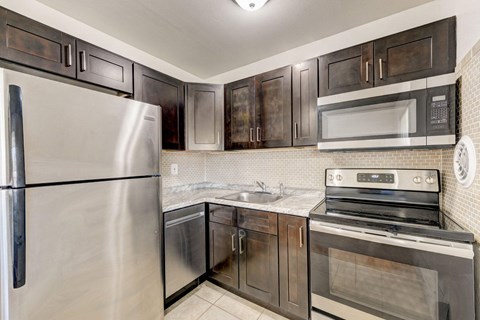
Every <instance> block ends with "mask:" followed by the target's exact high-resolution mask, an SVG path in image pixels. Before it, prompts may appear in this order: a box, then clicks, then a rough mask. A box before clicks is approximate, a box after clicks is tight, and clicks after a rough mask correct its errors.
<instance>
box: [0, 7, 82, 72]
mask: <svg viewBox="0 0 480 320" xmlns="http://www.w3.org/2000/svg"><path fill="white" fill-rule="evenodd" d="M0 21H1V22H0V58H2V59H5V60H10V61H13V62H17V63H20V64H24V65H27V66H30V67H33V68H37V69H41V70H44V71H48V72H52V73H57V74H60V75H64V76H67V77H71V78H75V39H74V38H73V37H72V36H69V35H67V34H65V33H62V32H60V31H58V30H55V29H52V28H50V27H48V26H46V25H43V24H41V23H38V22H36V21H33V20H31V19H28V18H26V17H24V16H21V15H19V14H17V13H14V12H11V11H8V10H5V9H1V8H0Z"/></svg>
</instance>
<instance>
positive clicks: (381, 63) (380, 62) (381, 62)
mask: <svg viewBox="0 0 480 320" xmlns="http://www.w3.org/2000/svg"><path fill="white" fill-rule="evenodd" d="M378 67H379V69H378V70H379V71H380V80H383V60H382V59H378Z"/></svg>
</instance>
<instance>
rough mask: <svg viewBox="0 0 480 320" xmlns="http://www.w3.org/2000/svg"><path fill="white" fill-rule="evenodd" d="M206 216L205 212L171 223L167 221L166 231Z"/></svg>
mask: <svg viewBox="0 0 480 320" xmlns="http://www.w3.org/2000/svg"><path fill="white" fill-rule="evenodd" d="M204 215H205V212H204V211H201V212H195V213H192V214H189V215H188V216H185V217H181V218H177V219H174V220H171V221H167V222H166V223H165V229H168V228H170V227H174V226H176V225H179V224H182V223H185V222H188V221H191V220H195V219H197V218H200V217H203V216H204Z"/></svg>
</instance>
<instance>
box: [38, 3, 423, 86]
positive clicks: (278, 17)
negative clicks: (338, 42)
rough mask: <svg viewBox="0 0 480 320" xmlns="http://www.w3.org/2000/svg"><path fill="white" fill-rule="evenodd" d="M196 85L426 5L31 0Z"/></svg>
mask: <svg viewBox="0 0 480 320" xmlns="http://www.w3.org/2000/svg"><path fill="white" fill-rule="evenodd" d="M38 1H39V2H42V3H44V4H46V5H48V6H50V7H52V8H54V9H56V10H58V11H60V12H63V13H65V14H66V15H69V16H71V17H73V18H75V19H77V20H79V21H81V22H84V23H86V24H88V25H90V26H92V27H94V28H96V29H98V30H100V31H103V32H105V33H107V34H109V35H111V36H113V37H115V38H117V39H120V40H122V41H124V42H126V43H128V44H131V45H133V46H135V47H137V48H139V49H141V50H143V51H145V52H148V53H150V54H152V55H153V56H156V57H158V58H160V59H163V60H165V61H167V62H169V63H171V64H173V65H175V66H177V67H179V68H181V69H183V70H185V71H188V72H190V73H192V74H194V75H197V76H198V77H200V78H202V79H206V78H209V77H211V76H214V75H217V74H221V73H224V72H226V71H230V70H232V69H235V68H238V67H241V66H243V65H247V64H250V63H252V62H256V61H258V60H261V59H264V58H267V57H270V56H272V55H275V54H278V53H281V52H284V51H287V50H289V49H292V48H295V47H298V46H301V45H304V44H307V43H310V42H313V41H316V40H320V39H322V38H325V37H327V36H330V35H332V34H335V33H339V32H342V31H345V30H348V29H350V28H353V27H356V26H359V25H362V24H365V23H367V22H370V21H373V20H377V19H380V18H383V17H385V16H388V15H391V14H394V13H396V12H400V11H403V10H406V9H409V8H412V7H415V6H417V5H421V4H424V3H426V2H430V1H432V0H401V1H398V0H270V1H269V2H268V3H267V4H266V5H265V7H263V8H262V9H261V10H259V11H255V12H247V11H244V10H242V9H241V8H240V7H238V6H237V5H236V4H235V3H234V2H233V1H232V0H79V1H65V0H38Z"/></svg>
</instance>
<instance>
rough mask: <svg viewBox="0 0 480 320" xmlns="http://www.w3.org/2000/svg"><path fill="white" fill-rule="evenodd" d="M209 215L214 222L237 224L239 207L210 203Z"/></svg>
mask: <svg viewBox="0 0 480 320" xmlns="http://www.w3.org/2000/svg"><path fill="white" fill-rule="evenodd" d="M209 217H210V221H212V222H217V223H221V224H226V225H229V226H235V225H236V222H237V208H235V207H228V206H220V205H216V204H210V205H209Z"/></svg>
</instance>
